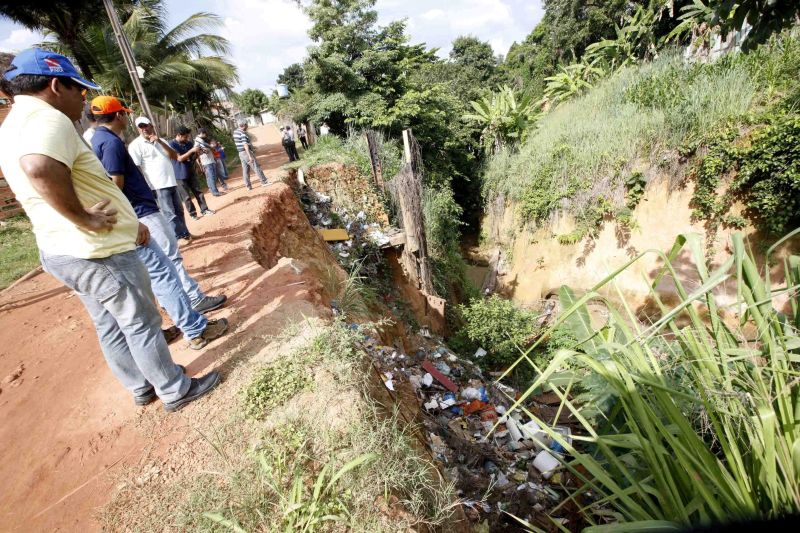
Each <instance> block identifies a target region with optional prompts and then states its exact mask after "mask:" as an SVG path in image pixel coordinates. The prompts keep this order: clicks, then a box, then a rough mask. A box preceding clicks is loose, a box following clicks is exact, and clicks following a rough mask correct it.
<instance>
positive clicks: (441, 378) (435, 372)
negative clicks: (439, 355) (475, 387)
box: [422, 361, 458, 392]
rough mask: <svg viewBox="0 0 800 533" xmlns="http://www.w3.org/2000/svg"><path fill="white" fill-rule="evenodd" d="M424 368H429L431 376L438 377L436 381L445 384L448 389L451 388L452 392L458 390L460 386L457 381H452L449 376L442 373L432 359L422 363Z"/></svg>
mask: <svg viewBox="0 0 800 533" xmlns="http://www.w3.org/2000/svg"><path fill="white" fill-rule="evenodd" d="M422 368H424V369H425V370H427V371H428V373H429V374H430V375H431V376H433V377H434V378H435V379H436V381H438V382H439V383H441V384H442V385H444V386H445V388H446V389H448V390H450V391H452V392H458V386H457V385H456V384H455V383H453V382H452V381H450V380H449V379H448V378H447V376H445V375H444V374H442V373H441V372H440V371H439V370H438V369H436V367H434V366H433V364H431V362H430V361H425V362H424V363H422Z"/></svg>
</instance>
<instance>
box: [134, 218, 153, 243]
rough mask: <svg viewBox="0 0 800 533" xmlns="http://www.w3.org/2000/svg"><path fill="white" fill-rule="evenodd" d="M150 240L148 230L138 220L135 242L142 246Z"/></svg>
mask: <svg viewBox="0 0 800 533" xmlns="http://www.w3.org/2000/svg"><path fill="white" fill-rule="evenodd" d="M148 242H150V230H149V229H147V226H145V225H144V224H142V223H141V222H139V232H138V233H137V234H136V244H137V245H138V246H144V245H145V244H147V243H148Z"/></svg>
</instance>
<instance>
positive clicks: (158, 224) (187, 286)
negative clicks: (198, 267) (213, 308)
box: [139, 213, 206, 305]
mask: <svg viewBox="0 0 800 533" xmlns="http://www.w3.org/2000/svg"><path fill="white" fill-rule="evenodd" d="M139 222H141V223H142V224H144V225H145V226H147V229H149V230H150V238H151V239H153V240H154V241H156V244H158V246H159V248H161V251H162V252H164V255H166V256H167V259H169V260H170V261H172V265H173V266H174V267H175V272H177V273H178V279H179V280H180V281H181V287H183V290H184V292H186V295H187V296H189V301H191V302H192V305H196V304H197V303H198V302H199V301H200V300H202V299H203V298H205V297H206V295H205V294H203V291H202V290H200V286H199V285H198V284H197V282H196V281H195V280H194V278H193V277H192V276H190V275H189V272H187V271H186V267H185V266H184V264H183V256H182V255H181V250H180V248H178V241H177V239H176V238H175V234H174V233H173V232H172V231H171V230H170V227H169V226H168V225H167V220H166V219H165V218H164V216H163V215H162V214H161V213H152V214H150V215H147V216H144V217H142V218H140V219H139Z"/></svg>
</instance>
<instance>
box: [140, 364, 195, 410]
mask: <svg viewBox="0 0 800 533" xmlns="http://www.w3.org/2000/svg"><path fill="white" fill-rule="evenodd" d="M178 368H180V369H181V372H183V373H184V374H185V373H186V367H185V366H183V365H178ZM156 398H158V395H157V394H156V389H154V388H152V387H151V388H150V390H149V391H148V392H145V393H144V394H140V395H139V396H134V397H133V403H135V404H136V405H137V406H139V407H144V406H145V405H148V404H151V403H153V402H154V401H156Z"/></svg>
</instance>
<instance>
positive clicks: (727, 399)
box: [512, 230, 800, 531]
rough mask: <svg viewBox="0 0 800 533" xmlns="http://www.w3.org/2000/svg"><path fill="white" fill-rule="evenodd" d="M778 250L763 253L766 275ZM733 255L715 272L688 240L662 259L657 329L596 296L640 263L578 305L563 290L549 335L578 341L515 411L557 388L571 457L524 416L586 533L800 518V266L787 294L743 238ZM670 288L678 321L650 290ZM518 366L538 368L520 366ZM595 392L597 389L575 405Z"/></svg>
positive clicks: (794, 267)
mask: <svg viewBox="0 0 800 533" xmlns="http://www.w3.org/2000/svg"><path fill="white" fill-rule="evenodd" d="M798 233H800V230H796V231H795V232H793V233H792V234H790V235H789V236H787V237H785V238H784V239H783V240H782V241H785V240H786V239H788V238H789V237H791V236H792V235H795V234H798ZM782 241H779V242H778V243H776V244H775V245H774V246H773V247H772V248H770V250H769V251H768V252H767V264H769V263H768V260H769V256H770V255H771V254H772V252H773V251H774V250H775V249H776V248H777V247H778V246H779V245H780V244H781V242H782ZM732 250H733V254H732V255H731V257H729V258H728V259H727V260H726V261H725V262H724V263H723V264H721V265H720V266H719V267H717V268H715V269H714V270H709V268H708V267H707V265H706V261H705V258H704V254H703V249H702V244H701V242H700V240H699V237H698V236H697V235H686V236H680V237H679V238H678V240H677V241H676V243H675V245H674V246H673V248H672V250H671V251H670V252H669V253H668V254H663V253H661V252H656V253H659V255H661V257H662V258H663V260H664V265H665V266H664V267H663V269H662V270H661V271H660V273H659V274H658V275H657V276H656V277H655V279H654V280H653V284H652V298H653V299H654V301H655V302H656V303H657V304H658V305H659V307H660V309H661V313H662V316H661V318H660V319H658V320H656V321H655V322H653V323H650V324H644V325H642V324H640V323H639V322H638V321H637V320H636V316H635V314H634V312H633V311H632V310H631V309H630V308H628V307H627V306H626V305H625V304H624V302H625V299H624V297H623V295H622V294H621V293H620V294H619V297H620V300H619V301H621V302H623V304H621V305H619V304H614V303H612V302H610V301H609V300H608V299H607V298H605V297H603V296H601V295H600V294H599V292H598V291H599V289H600V288H602V287H604V286H606V285H610V286H612V287H613V286H614V280H615V278H616V276H618V275H620V273H622V272H623V271H624V270H625V269H626V268H628V267H629V266H630V265H631V264H633V263H634V262H636V261H638V260H639V259H640V258H641V257H642V256H643V255H644V254H642V255H640V256H639V257H637V258H636V259H633V260H632V261H631V262H629V263H628V264H627V265H625V266H623V267H621V268H620V269H618V270H617V271H615V272H614V273H612V274H611V275H610V276H608V277H607V278H605V279H604V280H602V281H601V282H600V283H598V284H597V285H596V286H595V287H593V288H592V289H591V290H590V291H588V292H587V293H586V294H585V295H583V296H581V297H580V298H578V297H576V296H575V295H573V294H572V293H571V291H569V290H568V289H562V294H561V299H562V304H564V305H565V309H564V311H563V312H562V314H561V315H560V316H559V317H558V319H557V320H556V321H555V322H554V323H553V325H552V329H553V330H555V329H556V328H558V327H569V328H570V329H571V331H572V333H573V334H574V336H575V337H576V338H577V339H579V342H578V343H577V344H576V345H575V347H574V348H573V349H569V350H567V349H565V350H561V351H560V352H558V353H557V354H556V355H555V357H554V358H553V360H552V361H551V362H550V363H549V364H548V365H547V367H546V368H544V369H543V370H540V369H539V368H536V370H537V372H539V373H540V375H539V378H538V379H537V380H536V382H534V383H533V385H532V386H531V387H530V389H529V390H528V391H526V392H525V393H524V394H523V395H522V397H521V398H520V399H519V400H518V401H517V402H516V403H515V405H514V406H513V407H512V409H524V407H523V405H524V402H525V399H526V398H527V397H528V396H529V395H531V394H532V393H533V391H534V390H536V389H537V388H538V387H541V386H543V385H549V386H550V387H551V388H552V390H553V391H554V392H555V393H556V394H557V395H558V396H559V397H560V398H561V401H562V403H561V408H562V409H567V410H569V412H571V413H572V414H573V415H574V417H575V418H576V419H577V420H578V422H579V425H580V428H581V433H582V434H580V435H577V434H576V435H573V441H574V444H573V441H568V440H566V439H565V438H564V437H563V436H562V435H559V434H558V433H556V432H554V431H553V430H551V429H550V428H549V426H548V425H547V424H545V423H544V421H542V420H540V419H539V418H537V417H536V416H534V415H533V414H531V413H530V412H527V410H526V412H527V414H528V416H530V417H531V418H532V419H534V420H535V421H537V422H538V423H539V424H541V425H542V427H543V428H545V429H544V431H545V432H546V433H548V435H549V436H550V437H551V438H553V439H555V440H556V441H557V442H558V443H559V444H561V445H562V446H563V447H564V448H565V450H566V451H567V453H568V455H569V456H572V457H573V459H572V460H566V459H564V460H563V464H564V466H565V467H566V469H568V470H569V472H570V473H571V474H572V475H573V476H574V477H575V478H577V479H578V480H581V481H580V483H578V485H579V486H581V488H576V489H574V490H573V492H572V496H571V498H569V499H568V500H566V501H567V502H574V503H575V504H576V505H578V507H579V508H580V509H581V511H582V512H583V513H584V516H585V517H586V519H587V520H588V521H589V522H590V523H594V524H595V527H592V528H590V529H589V530H590V531H615V530H620V528H621V527H622V526H621V525H620V524H619V523H618V522H627V523H630V524H628V527H627V528H626V529H625V530H626V531H630V530H634V529H635V530H637V531H641V530H645V529H647V528H648V527H654V528H664V527H666V526H669V527H672V528H685V527H694V526H698V525H702V524H707V523H720V522H728V521H736V520H747V519H752V518H756V517H758V518H775V517H780V516H785V515H788V514H792V513H796V512H797V509H798V507H800V411H799V410H798V405H800V403H798V402H799V401H800V353H799V352H800V305H798V303H799V302H798V296H797V295H798V292H797V291H798V289H800V256H796V255H791V256H788V257H786V259H785V260H784V271H785V272H784V275H785V283H784V284H783V285H782V286H780V287H779V288H777V289H773V285H772V282H771V278H770V273H769V270H763V271H762V270H760V269H761V268H762V267H760V266H759V265H757V264H756V262H755V260H754V259H753V257H752V255H751V254H750V253H748V252H747V250H746V247H745V243H744V240H743V238H742V235H741V234H735V235H734V236H733V238H732ZM682 252H688V254H689V255H690V257H691V258H692V259H693V261H694V264H695V265H694V266H695V268H696V269H697V273H698V276H699V279H700V280H701V283H702V284H701V285H700V286H699V287H697V288H696V289H694V291H693V292H691V293H690V292H688V291H687V289H686V287H685V286H684V285H683V284H682V283H681V281H680V279H681V277H680V276H679V275H678V273H677V272H676V270H675V268H673V266H672V264H671V263H672V261H673V260H675V259H676V258H677V257H678V255H679V254H681V253H682ZM646 253H653V252H646ZM667 281H671V283H672V284H674V287H675V290H676V292H677V294H679V295H680V298H681V301H680V303H679V304H678V305H677V306H675V307H674V308H668V307H666V306H665V305H663V304H662V303H661V301H660V299H659V292H657V291H656V287H657V286H658V285H659V283H661V282H667ZM726 283H734V284H735V285H736V288H737V294H738V300H737V301H736V302H735V303H734V304H732V306H731V307H733V308H734V309H736V310H738V311H739V313H740V314H739V318H738V322H735V323H732V319H730V318H728V320H727V321H726V320H724V318H723V317H724V313H723V307H722V306H720V305H719V304H718V303H717V301H716V298H715V295H714V291H715V289H716V288H718V287H720V286H722V285H723V284H726ZM787 298H788V301H786V300H785V299H787ZM590 301H594V302H602V303H603V304H604V305H605V306H606V308H607V309H608V317H609V318H608V321H607V322H606V323H605V324H603V325H602V326H600V327H595V326H593V324H592V320H591V318H590V315H589V312H588V310H587V307H586V304H587V303H588V302H590ZM777 302H781V303H782V304H783V305H782V306H781V310H778V309H777V308H776V307H775V306H774V303H777ZM534 347H535V345H534ZM523 361H528V362H530V359H527V360H526V359H525V358H520V359H519V360H518V361H517V362H516V363H515V365H517V364H520V363H522V362H523ZM557 377H558V378H560V379H561V381H556V378H557ZM590 381H591V382H592V383H593V384H594V385H595V390H593V391H592V390H589V391H588V394H584V395H583V396H578V398H577V399H575V398H574V395H575V392H576V391H579V390H584V391H586V390H587V387H586V386H585V384H586V383H587V382H590ZM556 383H560V384H564V386H559V385H558V384H556ZM600 395H604V396H605V400H608V401H609V408H607V409H605V410H604V411H603V412H602V413H601V416H599V417H595V418H594V420H595V421H596V422H592V421H590V420H589V419H588V418H587V408H589V409H591V408H593V407H594V405H593V404H594V403H596V402H597V401H598V397H599V396H600ZM590 493H592V495H590ZM565 504H566V502H565ZM608 521H612V523H607V522H608Z"/></svg>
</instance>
